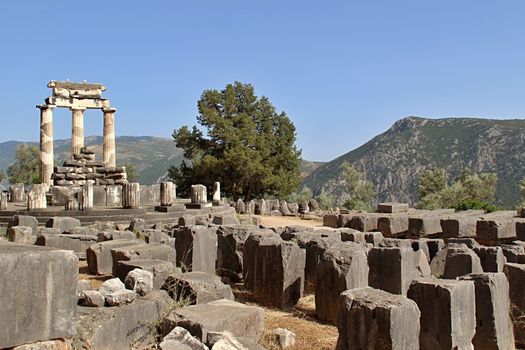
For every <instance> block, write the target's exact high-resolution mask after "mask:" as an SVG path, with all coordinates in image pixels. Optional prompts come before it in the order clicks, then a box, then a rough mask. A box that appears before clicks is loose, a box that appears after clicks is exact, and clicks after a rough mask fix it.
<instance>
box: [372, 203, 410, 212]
mask: <svg viewBox="0 0 525 350" xmlns="http://www.w3.org/2000/svg"><path fill="white" fill-rule="evenodd" d="M407 211H408V204H406V203H394V202H388V203H387V202H385V203H379V204H378V205H377V212H378V213H406V212H407Z"/></svg>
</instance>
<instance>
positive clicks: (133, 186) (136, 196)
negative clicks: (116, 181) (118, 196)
mask: <svg viewBox="0 0 525 350" xmlns="http://www.w3.org/2000/svg"><path fill="white" fill-rule="evenodd" d="M122 206H123V207H124V208H125V209H137V208H140V184H139V183H138V182H133V183H125V184H124V185H123V186H122Z"/></svg>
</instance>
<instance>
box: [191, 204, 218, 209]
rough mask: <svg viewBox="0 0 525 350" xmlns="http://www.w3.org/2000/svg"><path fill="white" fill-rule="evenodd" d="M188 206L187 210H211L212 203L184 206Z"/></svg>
mask: <svg viewBox="0 0 525 350" xmlns="http://www.w3.org/2000/svg"><path fill="white" fill-rule="evenodd" d="M184 205H185V206H186V209H203V208H211V206H212V204H211V203H186V204H184Z"/></svg>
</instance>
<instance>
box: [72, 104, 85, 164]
mask: <svg viewBox="0 0 525 350" xmlns="http://www.w3.org/2000/svg"><path fill="white" fill-rule="evenodd" d="M84 110H85V108H81V107H71V111H72V112H73V119H72V123H71V125H72V126H71V158H74V156H75V154H80V149H81V148H82V147H84Z"/></svg>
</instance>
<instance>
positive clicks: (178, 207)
mask: <svg viewBox="0 0 525 350" xmlns="http://www.w3.org/2000/svg"><path fill="white" fill-rule="evenodd" d="M185 210H186V207H185V206H184V204H175V205H169V206H168V205H157V206H155V211H158V212H159V213H175V212H181V211H185Z"/></svg>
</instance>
